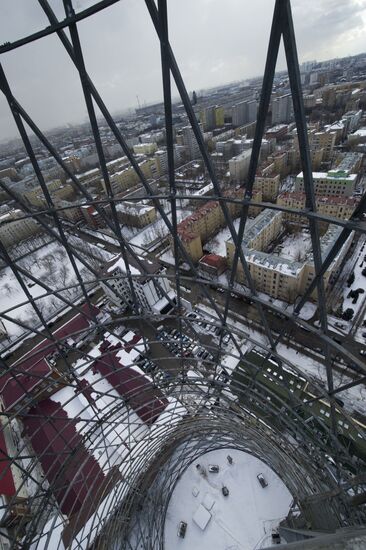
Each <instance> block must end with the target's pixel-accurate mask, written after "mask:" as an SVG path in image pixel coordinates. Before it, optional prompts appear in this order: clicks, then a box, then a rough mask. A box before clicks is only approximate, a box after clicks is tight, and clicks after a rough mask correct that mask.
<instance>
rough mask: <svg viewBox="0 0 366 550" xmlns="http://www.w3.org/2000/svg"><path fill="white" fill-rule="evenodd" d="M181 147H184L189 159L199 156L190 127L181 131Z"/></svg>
mask: <svg viewBox="0 0 366 550" xmlns="http://www.w3.org/2000/svg"><path fill="white" fill-rule="evenodd" d="M182 136H183V145H184V146H185V147H186V150H187V152H188V156H189V158H190V159H191V160H192V159H196V158H198V157H199V156H200V149H199V147H198V143H197V140H196V138H195V135H194V132H193V130H192V128H191V127H190V126H185V127H184V128H183V130H182Z"/></svg>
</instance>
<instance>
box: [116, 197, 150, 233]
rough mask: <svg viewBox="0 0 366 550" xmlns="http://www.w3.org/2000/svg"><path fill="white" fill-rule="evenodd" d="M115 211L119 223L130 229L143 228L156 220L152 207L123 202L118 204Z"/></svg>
mask: <svg viewBox="0 0 366 550" xmlns="http://www.w3.org/2000/svg"><path fill="white" fill-rule="evenodd" d="M116 209H117V214H118V219H119V221H120V222H121V223H124V224H126V225H131V226H132V227H145V225H149V224H150V223H153V222H154V221H155V220H156V210H155V207H154V206H150V205H145V204H136V203H135V202H127V201H124V202H120V203H118V204H117V205H116Z"/></svg>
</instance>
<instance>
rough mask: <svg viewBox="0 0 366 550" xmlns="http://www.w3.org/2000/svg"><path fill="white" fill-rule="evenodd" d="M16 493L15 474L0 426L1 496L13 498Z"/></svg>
mask: <svg viewBox="0 0 366 550" xmlns="http://www.w3.org/2000/svg"><path fill="white" fill-rule="evenodd" d="M15 493H16V490H15V485H14V478H13V473H12V471H11V467H10V460H9V455H8V449H7V447H6V442H5V437H4V432H3V427H2V425H0V495H6V496H7V497H12V496H14V495H15Z"/></svg>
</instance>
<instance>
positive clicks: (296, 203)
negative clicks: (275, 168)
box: [277, 192, 359, 223]
mask: <svg viewBox="0 0 366 550" xmlns="http://www.w3.org/2000/svg"><path fill="white" fill-rule="evenodd" d="M305 200H306V195H305V193H296V192H295V193H281V194H280V195H279V196H278V197H277V204H278V205H279V206H287V207H289V208H295V209H299V210H301V209H303V208H305ZM358 202H359V198H357V197H346V196H343V195H332V196H327V195H324V196H321V195H318V196H317V197H316V210H317V212H319V214H324V215H326V216H332V217H333V218H339V219H342V220H347V219H349V218H350V217H351V216H352V214H353V211H354V209H355V208H356V206H357V204H358ZM283 214H284V220H285V221H291V222H297V223H304V222H305V220H306V218H304V217H301V216H299V215H298V214H296V213H291V212H284V213H283Z"/></svg>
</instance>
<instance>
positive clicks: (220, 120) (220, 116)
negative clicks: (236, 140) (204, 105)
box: [215, 107, 225, 128]
mask: <svg viewBox="0 0 366 550" xmlns="http://www.w3.org/2000/svg"><path fill="white" fill-rule="evenodd" d="M215 122H216V127H217V128H219V127H220V126H224V124H225V109H224V107H216V109H215Z"/></svg>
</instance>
